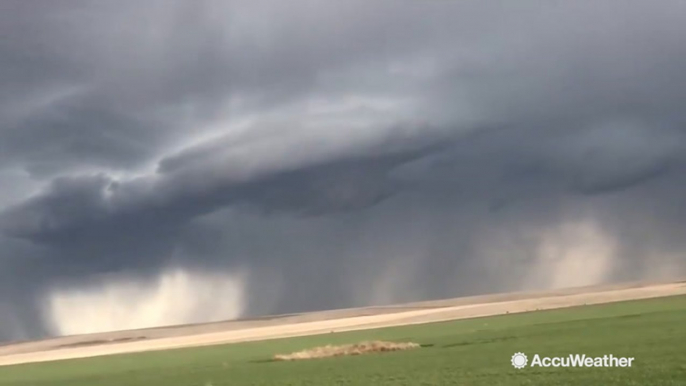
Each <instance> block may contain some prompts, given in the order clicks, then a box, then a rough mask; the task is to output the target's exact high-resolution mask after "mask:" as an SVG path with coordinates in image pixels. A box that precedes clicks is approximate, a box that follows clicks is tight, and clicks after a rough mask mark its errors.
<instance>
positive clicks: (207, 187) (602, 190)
mask: <svg viewBox="0 0 686 386" xmlns="http://www.w3.org/2000/svg"><path fill="white" fill-rule="evenodd" d="M684 15H686V2H684V1H681V0H675V1H668V0H664V1H659V2H648V1H643V0H640V1H638V0H636V1H631V0H616V1H600V2H599V1H591V0H588V1H583V0H582V1H547V0H546V1H525V0H520V1H516V2H512V1H496V0H491V1H431V0H411V1H410V0H388V1H385V0H376V1H357V0H341V1H326V2H322V1H314V0H313V1H305V0H292V1H288V2H284V1H254V0H251V1H211V0H195V1H188V0H178V1H174V0H160V1H155V0H144V1H133V0H131V1H128V0H112V1H108V0H106V1H77V0H74V1H69V0H44V1H39V0H35V1H23V0H5V1H3V2H2V4H1V5H0V37H1V38H0V340H7V339H27V338H37V337H41V336H47V335H56V334H66V333H81V332H89V331H99V330H108V329H120V328H133V327H145V326H153V325H160V324H170V323H186V322H202V321H209V320H218V319H223V318H233V317H237V316H247V315H257V314H266V313H279V312H294V311H303V310H313V309H322V308H338V307H349V306H359V305H368V304H384V303H391V302H402V301H411V300H419V299H429V298H438V297H454V296H461V295H470V294H476V293H486V292H495V291H510V290H520V289H534V288H551V287H564V286H571V285H585V284H594V283H601V282H607V281H617V280H635V279H662V278H667V277H677V276H679V275H683V274H686V270H685V266H686V252H685V249H684V248H685V247H686V235H685V233H684V230H685V229H686V201H685V200H684V197H686V109H685V108H684V101H686V45H684V44H683V37H684V36H686V17H685V16H684Z"/></svg>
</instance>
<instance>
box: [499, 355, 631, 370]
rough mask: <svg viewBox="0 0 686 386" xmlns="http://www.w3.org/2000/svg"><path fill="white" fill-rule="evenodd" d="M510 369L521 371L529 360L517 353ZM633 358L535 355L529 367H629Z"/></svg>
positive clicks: (513, 357)
mask: <svg viewBox="0 0 686 386" xmlns="http://www.w3.org/2000/svg"><path fill="white" fill-rule="evenodd" d="M510 362H511V363H512V367H514V368H515V369H523V368H525V367H526V365H527V364H529V358H528V357H527V356H526V354H524V353H522V352H517V353H515V354H514V355H512V358H511V359H510ZM633 362H634V358H633V357H616V356H614V355H612V354H607V355H603V356H600V357H590V356H586V354H569V355H568V356H566V357H542V356H540V355H538V354H535V355H534V357H533V358H532V359H531V363H530V364H529V366H531V367H631V365H632V364H633Z"/></svg>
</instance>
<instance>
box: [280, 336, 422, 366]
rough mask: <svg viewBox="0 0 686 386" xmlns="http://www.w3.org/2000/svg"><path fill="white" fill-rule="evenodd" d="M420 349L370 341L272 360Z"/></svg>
mask: <svg viewBox="0 0 686 386" xmlns="http://www.w3.org/2000/svg"><path fill="white" fill-rule="evenodd" d="M418 347H420V346H419V345H418V344H417V343H411V342H407V343H396V342H382V341H371V342H361V343H355V344H345V345H341V346H332V345H326V346H323V347H316V348H312V349H308V350H303V351H297V352H294V353H290V354H277V355H275V356H274V359H275V360H277V361H297V360H301V359H315V358H330V357H338V356H344V355H360V354H367V353H372V352H389V351H403V350H409V349H413V348H418Z"/></svg>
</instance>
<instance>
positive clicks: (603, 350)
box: [0, 296, 686, 386]
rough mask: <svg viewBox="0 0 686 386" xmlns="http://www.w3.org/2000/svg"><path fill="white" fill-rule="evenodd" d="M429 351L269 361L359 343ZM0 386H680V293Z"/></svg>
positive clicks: (77, 363) (161, 357)
mask: <svg viewBox="0 0 686 386" xmlns="http://www.w3.org/2000/svg"><path fill="white" fill-rule="evenodd" d="M376 339H379V340H392V341H412V342H416V343H420V344H422V345H425V346H426V347H423V348H420V349H415V350H410V351H404V352H395V353H384V354H369V355H364V356H355V357H339V358H329V359H316V360H309V361H298V362H273V361H270V358H271V357H272V355H274V354H276V353H288V352H292V351H296V350H301V349H305V348H310V347H315V346H321V345H325V344H329V343H331V344H342V343H354V342H358V341H362V340H376ZM517 351H522V352H524V353H526V354H528V355H529V359H530V360H531V357H532V356H533V354H536V353H537V354H540V355H541V356H567V355H568V354H577V353H578V354H587V355H591V356H602V355H604V354H613V355H615V356H628V357H634V358H635V360H634V362H633V366H632V367H631V368H540V367H536V368H532V367H527V368H524V369H522V370H516V369H514V368H513V367H512V366H511V365H510V357H511V356H512V354H513V353H515V352H517ZM0 385H1V386H10V385H11V386H43V385H54V386H66V385H75V386H76V385H78V386H129V385H130V386H209V385H212V386H221V385H227V386H228V385H292V386H296V385H298V386H300V385H317V386H319V385H322V386H327V385H365V386H373V385H488V386H496V385H583V386H592V385H603V386H606V385H686V296H675V297H668V298H659V299H652V300H642V301H630V302H621V303H612V304H607V305H597V306H583V307H575V308H567V309H560V310H553V311H540V312H531V313H525V314H512V315H503V316H497V317H489V318H479V319H467V320H459V321H453V322H444V323H434V324H424V325H416V326H406V327H395V328H385V329H378V330H367V331H359V332H349V333H335V334H327V335H318V336H310V337H303V338H292V339H280V340H271V341H263V342H252V343H241V344H233V345H224V346H213V347H205V348H192V349H179V350H171V351H163V352H148V353H139V354H129V355H118V356H109V357H99V358H89V359H81V360H69V361H61V362H52V363H39V364H28V365H19V366H11V367H0Z"/></svg>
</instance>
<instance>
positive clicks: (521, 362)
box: [511, 352, 529, 369]
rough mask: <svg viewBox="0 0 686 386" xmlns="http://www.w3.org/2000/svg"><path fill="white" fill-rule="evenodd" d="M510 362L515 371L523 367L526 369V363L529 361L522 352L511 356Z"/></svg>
mask: <svg viewBox="0 0 686 386" xmlns="http://www.w3.org/2000/svg"><path fill="white" fill-rule="evenodd" d="M511 362H512V367H514V368H515V369H523V368H524V367H526V364H527V362H529V359H528V358H527V357H526V354H524V353H523V352H518V353H515V354H514V355H513V356H512V360H511Z"/></svg>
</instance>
